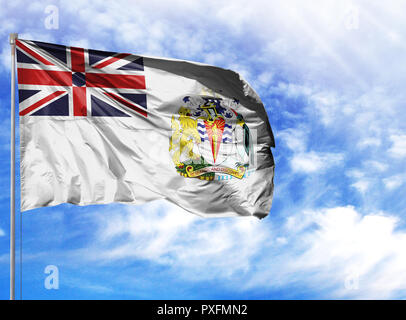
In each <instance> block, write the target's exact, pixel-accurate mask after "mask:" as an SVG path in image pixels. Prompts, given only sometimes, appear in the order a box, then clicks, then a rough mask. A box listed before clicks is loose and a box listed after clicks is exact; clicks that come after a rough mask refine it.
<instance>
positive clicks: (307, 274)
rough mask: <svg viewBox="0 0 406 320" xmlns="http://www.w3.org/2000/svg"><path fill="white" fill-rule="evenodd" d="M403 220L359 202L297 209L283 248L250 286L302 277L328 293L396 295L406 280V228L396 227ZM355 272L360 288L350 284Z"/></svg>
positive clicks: (303, 281)
mask: <svg viewBox="0 0 406 320" xmlns="http://www.w3.org/2000/svg"><path fill="white" fill-rule="evenodd" d="M397 223H398V219H397V218H395V217H393V216H389V215H384V214H382V213H377V214H367V215H365V216H362V215H361V214H360V213H359V212H357V211H356V210H355V209H354V208H353V207H336V208H331V209H322V210H316V211H307V212H304V213H299V214H296V215H294V216H293V217H291V218H290V219H289V220H288V222H287V224H286V226H285V228H286V229H285V232H286V233H287V234H290V236H289V237H288V238H289V241H288V245H287V246H286V247H284V248H283V249H282V250H281V251H282V252H283V253H281V256H279V257H278V256H277V255H278V254H279V252H276V253H275V256H271V257H269V256H268V257H266V258H264V261H262V263H261V264H260V265H259V269H261V267H264V266H266V265H268V268H267V269H266V270H264V271H259V272H258V273H257V274H255V275H254V276H253V278H252V279H251V280H250V281H249V282H248V287H257V286H271V287H272V286H278V287H279V286H283V285H286V283H292V284H293V283H296V284H300V285H303V284H306V285H307V286H310V287H312V288H315V287H316V288H317V287H318V290H320V291H323V290H324V289H327V290H329V292H331V293H330V294H327V296H326V295H324V297H325V298H326V297H332V298H334V297H335V298H337V297H340V298H364V299H374V298H375V299H381V298H391V297H396V296H397V294H398V292H399V291H400V290H402V289H403V288H405V286H406V275H405V273H404V272H403V270H404V266H405V265H406V251H405V250H404V247H405V246H406V233H405V232H400V231H395V230H396V226H397ZM272 261H273V262H272ZM275 262H276V263H275ZM354 276H355V277H358V281H359V283H358V289H357V290H352V289H354V288H348V286H346V282H347V281H348V279H351V278H352V277H354ZM275 279H276V281H275ZM395 279H397V281H395Z"/></svg>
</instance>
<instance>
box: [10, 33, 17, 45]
mask: <svg viewBox="0 0 406 320" xmlns="http://www.w3.org/2000/svg"><path fill="white" fill-rule="evenodd" d="M16 39H18V33H10V44H15V43H16Z"/></svg>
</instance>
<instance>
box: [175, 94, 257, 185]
mask: <svg viewBox="0 0 406 320" xmlns="http://www.w3.org/2000/svg"><path fill="white" fill-rule="evenodd" d="M182 102H183V103H182V104H181V106H180V108H179V110H178V114H177V115H174V116H172V121H171V127H172V136H171V137H170V140H169V151H170V153H171V156H172V160H173V162H174V164H175V168H176V170H177V171H178V172H179V174H181V175H182V176H184V177H188V178H198V179H202V180H208V181H211V180H213V179H214V177H215V175H216V174H217V175H222V176H224V175H229V176H233V177H236V178H239V179H241V178H242V177H243V176H244V174H245V173H246V171H247V169H248V168H249V166H250V164H252V159H253V149H252V137H251V134H250V130H249V128H248V126H247V124H246V123H245V121H244V118H243V116H242V115H241V114H240V113H238V112H237V111H236V110H237V109H238V104H239V102H238V100H236V99H225V98H215V97H207V96H186V97H184V98H183V100H182Z"/></svg>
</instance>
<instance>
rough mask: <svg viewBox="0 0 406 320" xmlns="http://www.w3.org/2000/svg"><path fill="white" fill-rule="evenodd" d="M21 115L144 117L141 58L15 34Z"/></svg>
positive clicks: (144, 88) (144, 94)
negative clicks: (17, 37) (31, 38)
mask: <svg viewBox="0 0 406 320" xmlns="http://www.w3.org/2000/svg"><path fill="white" fill-rule="evenodd" d="M16 45H17V77H18V92H19V105H20V116H62V117H132V116H142V117H147V116H148V113H147V95H146V83H145V74H144V61H143V58H142V57H140V56H137V55H133V54H129V53H115V52H107V51H99V50H91V49H83V48H77V47H69V46H63V45H56V44H50V43H45V42H38V41H28V40H17V41H16Z"/></svg>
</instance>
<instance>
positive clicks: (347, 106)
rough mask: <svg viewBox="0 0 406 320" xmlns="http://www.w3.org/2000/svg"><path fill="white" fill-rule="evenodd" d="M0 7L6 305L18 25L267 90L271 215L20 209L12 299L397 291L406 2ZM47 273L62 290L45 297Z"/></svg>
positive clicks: (405, 139) (405, 119)
mask: <svg viewBox="0 0 406 320" xmlns="http://www.w3.org/2000/svg"><path fill="white" fill-rule="evenodd" d="M0 8H1V9H0V19H1V21H2V23H1V25H0V39H1V41H0V72H1V77H0V108H1V109H2V111H3V115H4V117H3V118H2V120H0V159H1V162H2V166H1V167H0V188H1V190H2V192H1V193H0V208H1V215H0V299H8V296H9V202H10V198H9V183H10V182H9V175H10V169H9V168H10V160H9V159H10V155H9V153H10V120H9V119H10V47H9V44H8V35H9V33H11V32H18V33H19V37H20V38H22V39H31V40H39V41H45V42H53V43H59V44H64V45H74V46H80V47H85V48H93V49H101V50H108V51H117V52H132V53H135V54H140V55H143V54H144V55H152V56H160V57H171V58H178V59H185V60H192V61H198V62H203V63H208V64H212V65H216V66H219V67H223V68H227V69H232V70H235V71H237V72H239V73H241V74H242V75H243V77H244V78H245V79H246V80H247V81H248V82H249V83H250V84H251V86H252V87H253V88H254V89H255V90H256V92H257V93H258V94H259V96H260V97H261V99H262V101H263V103H264V105H265V108H266V111H267V113H268V117H269V120H270V123H271V126H272V128H273V131H274V135H275V140H276V148H275V149H273V154H274V157H275V163H276V169H275V191H274V200H273V206H272V209H271V211H270V214H269V216H268V217H267V218H265V219H262V220H258V219H256V218H249V217H247V218H245V217H244V218H215V219H214V218H213V219H203V218H200V217H197V216H194V215H192V214H189V213H187V212H185V211H183V210H182V209H180V208H178V207H177V206H174V205H172V204H169V203H167V202H165V201H155V202H151V203H148V204H146V205H140V206H131V205H120V204H114V205H97V206H86V207H78V206H74V205H68V204H64V205H60V206H56V207H52V208H41V209H35V210H31V211H27V212H24V214H23V215H22V220H20V212H19V211H18V210H17V249H18V250H19V248H20V236H21V233H20V221H22V230H23V232H22V242H21V244H22V248H23V251H22V261H21V262H22V273H21V278H20V271H21V269H20V260H19V258H20V251H17V298H20V297H22V298H23V299H405V298H406V250H405V248H406V196H405V195H406V192H405V190H406V165H405V163H406V161H405V160H406V113H405V112H404V110H405V108H406V91H405V84H406V81H405V80H406V60H405V56H406V42H405V38H406V20H405V19H404V12H406V3H405V2H404V1H385V2H382V1H321V0H313V1H306V2H305V1H293V0H284V1H249V2H247V1H239V0H234V1H212V0H206V1H171V2H169V1H154V0H148V1H86V2H84V1H79V0H72V1H69V2H63V5H62V2H59V1H19V0H14V1H5V0H0ZM55 10H56V11H55ZM55 12H57V17H58V19H57V20H58V21H57V22H58V23H57V25H56V24H55V20H53V22H54V24H52V23H50V14H52V13H55ZM53 17H55V16H53ZM50 27H53V28H50ZM17 121H18V119H17ZM17 123H18V122H17ZM17 138H18V131H17ZM17 140H18V139H17ZM17 143H18V141H17ZM17 150H18V148H17ZM18 159H19V152H17V160H18ZM17 171H18V170H17ZM18 174H19V172H17V180H16V181H17V187H19V184H18V180H19V175H18ZM18 194H19V188H17V208H18V207H19V196H18ZM50 265H51V266H56V267H57V268H58V271H59V288H58V289H51V290H49V289H47V288H46V285H45V282H46V277H47V276H48V274H46V273H45V271H46V268H47V266H50ZM21 279H22V282H21V281H20V280H21ZM21 284H22V292H21V290H20V287H21ZM21 293H22V295H21Z"/></svg>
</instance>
